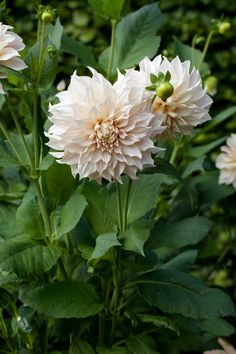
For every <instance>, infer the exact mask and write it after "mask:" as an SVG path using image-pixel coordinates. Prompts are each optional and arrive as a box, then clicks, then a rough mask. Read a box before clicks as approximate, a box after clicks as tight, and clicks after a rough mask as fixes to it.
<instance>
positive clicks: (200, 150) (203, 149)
mask: <svg viewBox="0 0 236 354" xmlns="http://www.w3.org/2000/svg"><path fill="white" fill-rule="evenodd" d="M225 139H226V137H224V138H219V139H217V140H215V141H212V142H211V143H209V144H206V145H201V146H197V147H193V148H190V149H189V150H187V154H188V155H189V156H191V157H196V158H197V157H200V156H202V155H204V154H207V153H208V152H210V151H211V150H213V149H215V148H216V147H217V146H219V145H221V144H222V143H223V142H225Z"/></svg>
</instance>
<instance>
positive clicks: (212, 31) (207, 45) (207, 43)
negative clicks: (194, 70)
mask: <svg viewBox="0 0 236 354" xmlns="http://www.w3.org/2000/svg"><path fill="white" fill-rule="evenodd" d="M214 33H215V31H214V30H211V31H210V32H209V34H208V36H207V40H206V43H205V45H204V48H203V52H202V56H201V59H200V62H199V65H198V69H199V70H200V68H201V66H202V64H203V62H204V59H205V57H206V53H207V51H208V48H209V45H210V43H211V39H212V36H213V34H214Z"/></svg>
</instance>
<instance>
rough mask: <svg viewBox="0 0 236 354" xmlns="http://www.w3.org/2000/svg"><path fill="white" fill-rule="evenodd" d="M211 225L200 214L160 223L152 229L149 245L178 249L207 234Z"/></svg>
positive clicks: (193, 242) (199, 239) (192, 243)
mask: <svg viewBox="0 0 236 354" xmlns="http://www.w3.org/2000/svg"><path fill="white" fill-rule="evenodd" d="M210 227H211V223H210V221H209V220H208V219H206V218H204V217H202V216H194V217H190V218H185V219H182V220H179V221H176V222H169V223H160V224H157V226H156V227H155V228H154V229H153V230H152V233H151V237H150V241H149V247H151V248H156V247H167V248H173V249H178V248H181V247H185V246H189V245H195V244H196V243H198V242H200V241H201V240H202V239H203V238H204V237H206V236H207V234H208V232H209V230H210Z"/></svg>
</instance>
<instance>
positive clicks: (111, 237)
mask: <svg viewBox="0 0 236 354" xmlns="http://www.w3.org/2000/svg"><path fill="white" fill-rule="evenodd" d="M120 245H121V244H120V242H119V241H118V240H117V236H116V232H109V233H107V234H102V235H98V236H97V237H96V245H95V248H94V250H93V253H92V254H91V257H90V259H89V261H91V260H94V259H98V258H100V257H103V256H104V255H105V254H106V252H107V251H109V249H111V248H112V247H115V246H120Z"/></svg>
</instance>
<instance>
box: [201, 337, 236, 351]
mask: <svg viewBox="0 0 236 354" xmlns="http://www.w3.org/2000/svg"><path fill="white" fill-rule="evenodd" d="M218 343H219V344H220V345H221V346H222V348H223V349H224V350H209V351H206V352H204V353H203V354H236V349H235V348H234V347H233V346H232V345H230V344H229V343H228V342H226V341H225V340H224V339H223V338H219V339H218Z"/></svg>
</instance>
